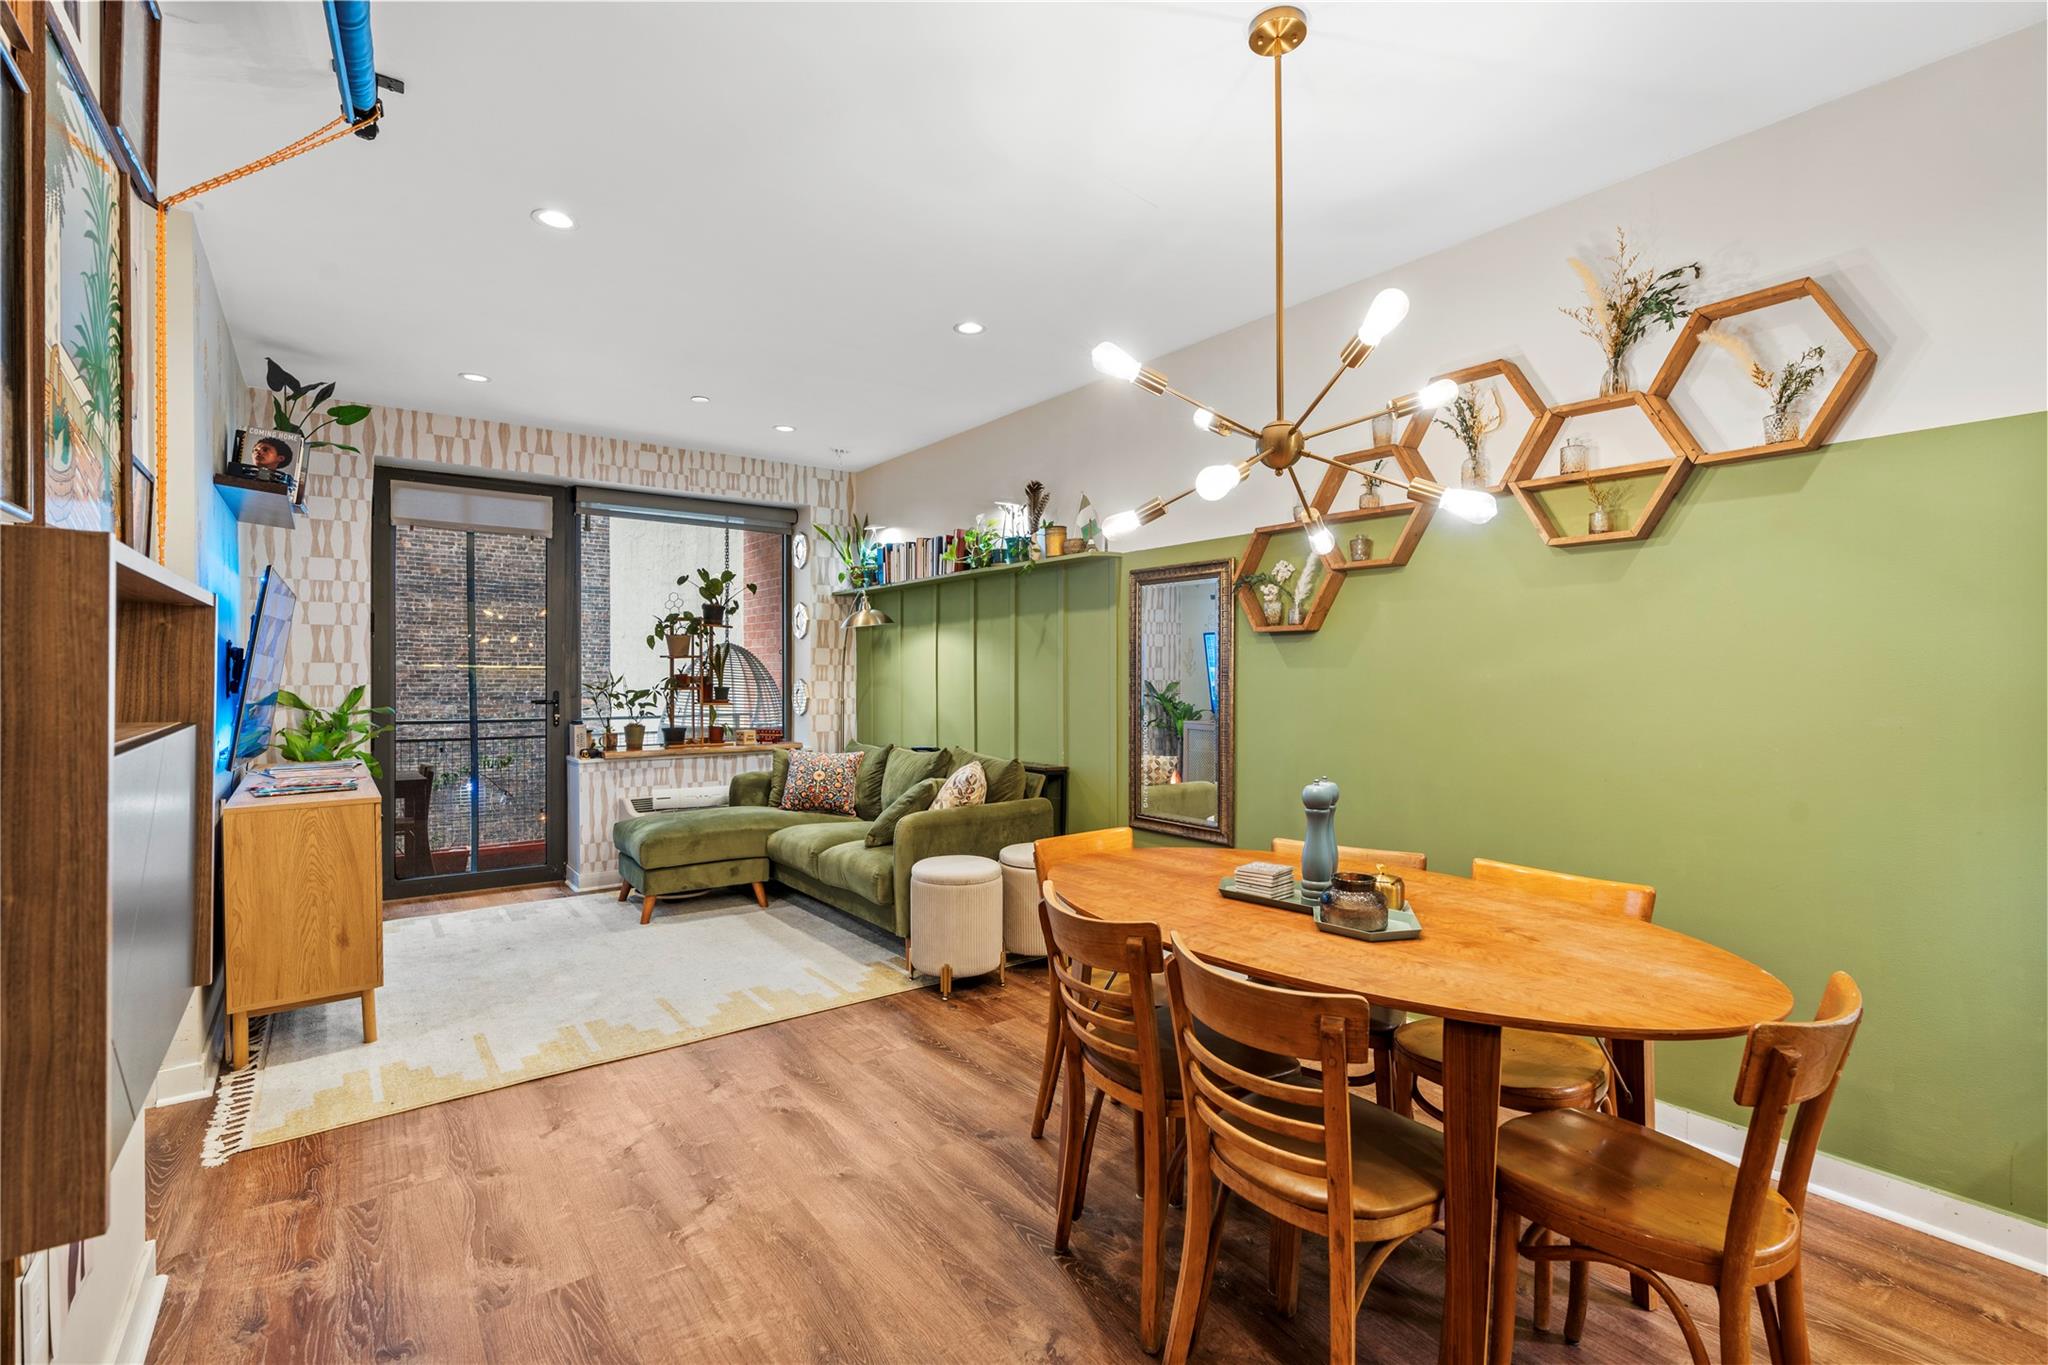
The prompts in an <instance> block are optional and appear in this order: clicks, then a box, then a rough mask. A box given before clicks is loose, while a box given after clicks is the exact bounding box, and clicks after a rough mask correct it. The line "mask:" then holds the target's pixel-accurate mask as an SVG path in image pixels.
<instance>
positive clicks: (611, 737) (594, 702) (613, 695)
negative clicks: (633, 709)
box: [583, 673, 626, 753]
mask: <svg viewBox="0 0 2048 1365" xmlns="http://www.w3.org/2000/svg"><path fill="white" fill-rule="evenodd" d="M625 693H626V680H625V678H624V677H623V676H622V675H619V674H616V673H615V674H613V675H611V676H610V677H607V678H600V679H599V680H597V681H596V682H587V683H585V684H583V695H584V696H585V697H588V698H589V699H590V706H591V709H592V710H594V711H596V712H597V714H598V716H599V718H600V719H601V720H603V722H604V749H605V752H606V753H611V752H613V751H614V750H616V749H617V748H618V747H619V733H618V731H616V730H614V729H612V716H613V714H614V713H615V712H617V711H618V709H619V701H620V698H622V697H623V696H625Z"/></svg>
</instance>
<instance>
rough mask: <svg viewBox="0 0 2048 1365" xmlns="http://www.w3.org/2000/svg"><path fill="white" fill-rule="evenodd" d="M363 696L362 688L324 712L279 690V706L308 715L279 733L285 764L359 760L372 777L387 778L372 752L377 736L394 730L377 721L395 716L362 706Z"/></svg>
mask: <svg viewBox="0 0 2048 1365" xmlns="http://www.w3.org/2000/svg"><path fill="white" fill-rule="evenodd" d="M363 692H364V689H363V688H362V687H361V686H360V685H358V686H356V687H352V688H350V689H349V693H348V695H347V696H345V697H343V698H342V699H341V705H339V706H337V707H335V708H334V709H333V710H332V711H323V710H321V709H320V708H319V707H317V706H314V705H311V704H310V703H308V702H306V701H304V700H303V699H301V698H300V696H299V694H298V693H296V692H287V691H285V690H284V689H282V688H280V689H278V693H277V704H278V705H279V706H281V707H284V708H285V709H286V710H290V711H298V712H302V713H303V714H304V718H303V719H301V720H298V721H294V722H293V723H292V724H290V725H287V726H284V727H282V728H280V729H279V730H278V732H277V751H278V753H279V754H281V755H283V757H284V760H285V762H287V763H332V762H336V761H339V760H341V759H345V758H359V759H361V760H362V761H363V766H364V767H365V768H368V769H369V770H370V776H372V777H380V778H381V777H382V776H384V769H383V767H382V766H381V765H379V764H378V762H377V756H376V755H375V754H373V753H371V752H370V745H371V743H372V741H374V740H375V739H376V738H377V736H379V735H382V734H385V733H387V732H388V731H389V730H390V729H391V727H390V726H388V725H379V724H378V723H377V722H376V720H375V719H374V718H375V717H377V716H388V715H391V714H392V711H391V708H390V707H388V706H363V705H361V703H362V700H363Z"/></svg>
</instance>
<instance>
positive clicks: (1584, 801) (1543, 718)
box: [863, 414, 2048, 1220]
mask: <svg viewBox="0 0 2048 1365" xmlns="http://www.w3.org/2000/svg"><path fill="white" fill-rule="evenodd" d="M2044 507H2048V416H2044V415H2042V414H2033V415H2029V416H2024V417H2013V418H2006V419H2001V420H1997V421H1988V422H1978V423H1972V424H1969V425H1964V426H1955V427H1948V428H1943V429H1939V430H1932V431H1921V432H1913V433H1908V434H1904V435H1898V436H1888V437H1882V438H1877V439H1872V440H1865V441H1856V442H1849V443H1845V444H1840V445H1835V446H1832V447H1830V448H1828V449H1825V450H1822V451H1819V452H1816V453H1814V454H1812V455H1797V456H1785V457H1781V458H1777V459H1766V460H1756V461H1750V462H1745V463H1740V464H1732V465H1716V466H1709V467H1704V468H1701V469H1699V470H1697V471H1695V472H1694V474H1693V476H1692V478H1691V480H1690V481H1689V482H1688V483H1687V485H1686V487H1685V488H1684V489H1683V490H1682V491H1681V492H1680V494H1679V497H1678V499H1677V502H1676V503H1675V504H1674V506H1673V508H1672V511H1671V512H1670V514H1669V515H1668V516H1667V517H1666V518H1665V521H1664V523H1663V525H1661V526H1660V527H1659V528H1658V530H1657V534H1656V536H1655V537H1654V538H1652V539H1651V540H1648V541H1645V542H1641V543H1632V544H1618V545H1605V546H1597V547H1587V548H1582V549H1571V550H1565V549H1549V548H1547V547H1545V546H1544V545H1543V544H1542V543H1541V541H1539V540H1538V539H1537V536H1536V533H1535V531H1534V530H1533V529H1532V528H1531V527H1530V525H1529V522H1528V519H1527V518H1526V517H1525V516H1524V515H1523V514H1522V512H1521V511H1520V509H1519V508H1517V507H1516V506H1514V504H1513V503H1511V502H1505V501H1504V502H1503V505H1502V507H1501V512H1500V515H1499V517H1498V518H1496V519H1495V520H1494V521H1493V522H1492V523H1491V524H1489V525H1486V526H1469V525H1465V524H1463V523H1460V522H1458V521H1457V520H1456V519H1454V518H1451V517H1445V516H1439V517H1437V518H1436V520H1435V522H1434V523H1433V524H1432V525H1431V527H1430V529H1429V532H1428V534H1427V535H1425V536H1424V537H1423V540H1422V543H1421V546H1420V547H1419V548H1418V549H1417V551H1416V554H1415V558H1414V560H1413V561H1412V562H1411V563H1409V564H1408V565H1407V566H1406V567H1405V568H1401V569H1394V570H1387V571H1383V572H1377V573H1367V574H1359V575H1356V576H1354V577H1353V578H1352V579H1351V581H1350V582H1348V583H1346V584H1345V585H1344V588H1343V591H1342V592H1341V593H1340V594H1339V595H1338V597H1337V600H1336V603H1335V605H1334V606H1333V608H1332V609H1331V611H1330V614H1329V617H1328V619H1327V620H1326V621H1325V622H1324V625H1323V628H1322V629H1321V630H1320V631H1319V632H1317V633H1315V634H1313V635H1306V636H1295V637H1285V636H1281V637H1272V636H1264V637H1262V636H1257V635H1253V634H1251V633H1250V632H1249V631H1245V630H1243V629H1240V630H1239V632H1238V635H1237V665H1238V667H1237V678H1238V682H1237V727H1238V731H1237V771H1238V794H1237V819H1238V831H1239V833H1238V842H1239V843H1240V844H1242V845H1244V846H1247V847H1257V846H1260V845H1262V844H1265V843H1266V842H1267V841H1269V840H1271V839H1272V838H1273V837H1274V836H1275V835H1281V834H1285V835H1292V836H1295V837H1299V833H1300V829H1301V823H1302V817H1301V805H1300V800H1301V797H1300V793H1301V788H1302V785H1303V784H1304V783H1306V782H1308V781H1309V780H1310V779H1312V778H1314V777H1316V776H1318V775H1319V774H1323V773H1327V774H1328V775H1329V776H1331V777H1332V778H1335V779H1336V780H1337V782H1338V783H1339V784H1340V785H1341V786H1342V788H1343V792H1344V795H1343V800H1342V803H1341V805H1340V806H1339V808H1338V812H1337V826H1338V829H1337V834H1338V837H1339V838H1340V839H1342V840H1344V841H1346V842H1349V843H1355V844H1370V845H1377V846H1380V847H1386V848H1414V849H1421V850H1423V851H1424V852H1426V853H1427V854H1428V855H1429V861H1430V866H1431V867H1433V868H1438V869H1442V870H1450V871H1455V870H1458V869H1461V868H1464V867H1466V866H1468V865H1469V864H1470V861H1471V859H1472V858H1473V857H1474V856H1480V855H1483V856H1487V857H1494V858H1503V859H1508V860H1510V861H1514V862H1522V863H1533V864H1536V865H1539V866H1544V867H1554V868H1562V869H1565V870H1568V871H1572V872H1580V873H1587V874H1590V875H1593V876H1604V877H1615V878H1621V879H1625V880H1629V881H1641V882H1648V883H1651V884H1652V885H1654V886H1655V887H1656V888H1657V922H1658V923H1659V924H1664V925H1668V926H1670V927H1671V928H1674V929H1678V930H1680V931H1682V932H1685V933H1689V934H1694V935H1697V936H1698V937H1700V938H1704V939H1706V940H1708V941H1710V942H1713V943H1717V944H1720V945H1721V946H1723V947H1725V948H1727V949H1729V950H1731V951H1733V952H1736V953H1740V954H1742V955H1743V956H1745V957H1747V958H1749V959H1751V960H1752V961H1754V962H1757V963H1759V964H1761V965H1762V966H1764V967H1765V968H1767V969H1769V970H1770V971H1771V972H1773V973H1774V974H1776V975H1777V976H1778V977H1779V978H1780V979H1781V980H1783V981H1784V982H1785V983H1786V984H1787V985H1788V986H1790V987H1791V988H1792V990H1793V993H1794V994H1795V995H1796V996H1797V998H1798V1006H1797V1010H1796V1012H1797V1013H1798V1014H1800V1015H1804V1016H1810V1014H1811V1012H1812V1010H1813V1007H1814V1004H1815V1001H1816V1000H1817V998H1818V996H1819V994H1820V990H1821V987H1822V985H1823V984H1824V982H1825V981H1826V979H1827V975H1828V973H1829V972H1831V971H1834V970H1836V969H1842V970H1846V971H1849V972H1851V973H1852V974H1854V975H1855V977H1856V978H1857V980H1858V982H1859V983H1860V984H1861V986H1862V988H1863V991H1864V998H1865V1017H1864V1023H1863V1028H1862V1032H1861V1033H1860V1034H1859V1035H1858V1037H1857V1040H1856V1046H1855V1049H1854V1051H1853V1052H1852V1053H1851V1054H1850V1057H1849V1063H1848V1068H1847V1070H1846V1072H1845V1073H1844V1076H1843V1080H1842V1085H1841V1090H1840V1093H1839V1094H1838V1096H1837V1098H1836V1100H1835V1104H1834V1108H1833V1110H1832V1111H1831V1113H1830V1116H1829V1119H1828V1125H1827V1129H1826V1131H1825V1133H1824V1135H1823V1139H1822V1146H1823V1148H1824V1149H1825V1150H1826V1151H1827V1152H1829V1153H1830V1154H1832V1155H1835V1156H1838V1157H1841V1158H1844V1159H1847V1160H1850V1161H1855V1162H1859V1163H1861V1164H1863V1165H1866V1166H1870V1167H1874V1168H1876V1169H1878V1170H1882V1171H1887V1172H1890V1173H1892V1174H1895V1175H1899V1176H1903V1177H1905V1178H1907V1179H1909V1180H1914V1181H1917V1182H1920V1183H1922V1184H1925V1185H1929V1186H1933V1187H1935V1188H1937V1189H1940V1190H1944V1191H1947V1192H1949V1193H1951V1194H1955V1195H1959V1196H1962V1197H1964V1198H1966V1199H1970V1200H1973V1201H1976V1202H1979V1203H1982V1204H1985V1205H1988V1206H1990V1207H1992V1208H1996V1209H1999V1210H2002V1211H2005V1212H2009V1213H2013V1214H2017V1215H2020V1216H2023V1217H2026V1218H2030V1219H2034V1220H2041V1219H2043V1218H2044V1217H2048V1134H2044V1129H2048V1124H2044V1118H2048V972H2044V963H2048V904H2044V900H2048V896H2044V888H2048V841H2044V838H2043V831H2044V828H2048V704H2044V659H2048V574H2044V563H2048V537H2044V531H2043V527H2044V516H2043V512H2044ZM1243 543H1244V542H1243V539H1242V538H1236V539H1232V540H1224V541H1211V542H1205V543H1201V544H1192V545H1175V546H1168V547H1163V548H1161V549H1157V550H1147V551H1144V552H1141V553H1134V554H1129V555H1126V556H1124V563H1123V566H1122V567H1123V568H1124V569H1126V570H1128V569H1137V568H1150V567H1156V566H1158V565H1163V564H1174V563H1181V562H1185V561H1189V560H1198V559H1210V558H1217V557H1223V556H1228V555H1233V554H1237V553H1239V552H1240V551H1241V550H1242V548H1243ZM1093 624H1094V623H1093V617H1092V615H1091V613H1090V612H1088V611H1086V610H1084V611H1082V612H1080V613H1072V612H1070V613H1069V638H1070V640H1071V639H1073V638H1075V637H1076V636H1078V635H1081V634H1088V635H1090V637H1091V638H1092V636H1093ZM1119 633H1121V632H1119ZM1023 648H1024V646H1022V645H1020V650H1021V649H1023ZM1120 648H1121V646H1120ZM1072 674H1073V670H1070V676H1072ZM865 681H866V680H865V677H863V685H864V686H865ZM1085 690H1086V689H1083V688H1080V687H1078V686H1076V688H1075V692H1076V696H1075V697H1074V698H1073V701H1074V704H1075V705H1076V706H1080V705H1083V704H1084V703H1083V702H1082V701H1081V699H1080V694H1081V693H1082V692H1084V691H1085ZM1113 714H1114V715H1115V717H1116V720H1115V723H1116V725H1117V727H1118V744H1117V747H1118V748H1119V749H1121V748H1122V746H1123V744H1124V743H1125V742H1127V741H1126V740H1125V738H1124V736H1123V729H1124V724H1123V717H1122V713H1121V709H1120V708H1119V709H1117V710H1116V711H1115V712H1113ZM1076 731H1085V732H1086V733H1088V734H1090V735H1091V736H1092V735H1094V734H1096V733H1097V731H1096V730H1095V729H1094V728H1093V726H1092V723H1088V722H1084V723H1081V724H1078V725H1075V724H1070V726H1069V732H1070V734H1071V733H1074V732H1076ZM1119 771H1120V770H1119ZM1088 809H1089V810H1090V812H1091V813H1092V811H1093V809H1094V802H1093V800H1092V799H1091V801H1090V802H1089V803H1088ZM1123 818H1124V817H1123V816H1122V815H1121V814H1120V813H1119V814H1117V815H1114V816H1112V817H1110V818H1109V819H1107V820H1104V821H1103V822H1102V823H1105V824H1108V823H1115V822H1117V821H1119V820H1121V819H1123ZM1072 823H1073V827H1075V828H1080V827H1081V826H1082V825H1083V824H1084V823H1085V821H1082V820H1078V819H1077V820H1075V821H1074V822H1072ZM1425 926H1426V921H1425ZM1425 932H1427V929H1426V927H1425ZM1737 1055H1738V1054H1737V1048H1736V1045H1735V1044H1733V1043H1725V1042H1724V1043H1685V1044H1678V1043H1666V1044H1660V1045H1659V1046H1658V1048H1657V1074H1658V1089H1659V1096H1660V1098H1662V1099H1664V1100H1666V1101H1669V1102H1671V1103H1675V1104H1679V1105H1683V1106H1685V1107H1686V1108H1689V1109H1694V1110H1698V1111H1703V1112H1706V1113H1710V1114H1714V1115H1716V1116H1719V1117H1721V1118H1724V1119H1729V1120H1731V1121H1741V1120H1742V1119H1743V1118H1744V1117H1745V1116H1746V1111H1742V1110H1739V1109H1738V1108H1737V1107H1736V1106H1735V1105H1734V1103H1733V1102H1732V1101H1731V1099H1730V1093H1731V1091H1732V1089H1733V1087H1734V1083H1735V1069H1736V1062H1737Z"/></svg>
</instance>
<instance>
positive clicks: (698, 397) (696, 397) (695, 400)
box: [690, 393, 711, 403]
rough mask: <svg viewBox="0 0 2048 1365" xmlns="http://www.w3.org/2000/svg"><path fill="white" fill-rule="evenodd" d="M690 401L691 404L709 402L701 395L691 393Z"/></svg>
mask: <svg viewBox="0 0 2048 1365" xmlns="http://www.w3.org/2000/svg"><path fill="white" fill-rule="evenodd" d="M690 401H691V402H692V403H709V402H710V401H711V400H710V399H709V398H706V397H705V396H704V395H703V394H701V393H693V394H691V395H690Z"/></svg>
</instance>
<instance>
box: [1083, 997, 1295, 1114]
mask: <svg viewBox="0 0 2048 1365" xmlns="http://www.w3.org/2000/svg"><path fill="white" fill-rule="evenodd" d="M1152 1015H1153V1019H1154V1021H1155V1022H1156V1023H1157V1024H1158V1033H1159V1055H1160V1056H1161V1057H1168V1058H1170V1057H1173V1056H1174V1055H1175V1053H1174V1042H1173V1010H1172V1007H1170V1006H1168V1005H1157V1006H1154V1007H1153V1011H1152ZM1195 1033H1196V1035H1197V1036H1198V1037H1200V1038H1201V1040H1202V1042H1203V1043H1204V1044H1206V1045H1207V1046H1208V1048H1209V1050H1210V1051H1211V1052H1214V1053H1215V1054H1216V1055H1217V1056H1219V1057H1221V1058H1222V1059H1223V1060H1224V1061H1226V1062H1229V1063H1230V1064H1231V1065H1232V1066H1234V1067H1237V1068H1238V1069H1240V1070H1242V1071H1249V1072H1250V1073H1251V1074H1252V1075H1254V1076H1265V1077H1268V1078H1272V1079H1277V1078H1279V1077H1282V1076H1291V1075H1293V1074H1294V1073H1295V1071H1297V1070H1298V1069H1299V1067H1298V1066H1297V1064H1296V1062H1295V1060H1294V1058H1292V1057H1281V1056H1278V1055H1276V1054H1274V1053H1271V1052H1261V1051H1259V1050H1258V1049H1257V1048H1253V1047H1246V1046H1245V1045H1244V1044H1242V1043H1239V1042H1236V1041H1235V1040H1233V1039H1229V1038H1225V1037H1224V1036H1223V1035H1222V1034H1220V1033H1217V1032H1214V1031H1213V1030H1211V1029H1208V1028H1205V1027H1203V1026H1202V1025H1200V1024H1197V1025H1196V1026H1195ZM1110 1037H1111V1041H1113V1042H1117V1043H1122V1044H1124V1045H1126V1046H1128V1045H1129V1039H1128V1038H1119V1037H1116V1036H1115V1035H1113V1034H1112V1035H1110ZM1087 1066H1088V1068H1089V1069H1090V1070H1091V1071H1093V1072H1095V1073H1096V1074H1097V1075H1098V1076H1099V1077H1100V1078H1101V1079H1103V1080H1108V1081H1113V1082H1115V1083H1116V1084H1118V1085H1121V1086H1124V1087H1126V1088H1127V1089H1129V1090H1131V1091H1132V1092H1133V1093H1136V1092H1138V1091H1140V1090H1141V1089H1142V1088H1143V1087H1142V1085H1141V1083H1140V1080H1139V1077H1138V1069H1137V1068H1136V1067H1134V1066H1129V1065H1127V1064H1125V1063H1124V1062H1121V1061H1118V1060H1117V1059H1116V1058H1114V1057H1104V1056H1099V1055H1096V1056H1090V1057H1089V1058H1088V1059H1087ZM1161 1079H1162V1080H1163V1081H1164V1082H1165V1085H1166V1097H1167V1098H1168V1099H1170V1100H1177V1099H1179V1098H1180V1067H1179V1066H1178V1065H1175V1066H1173V1067H1171V1068H1169V1069H1168V1070H1167V1071H1166V1072H1165V1074H1164V1075H1163V1076H1162V1077H1161Z"/></svg>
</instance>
